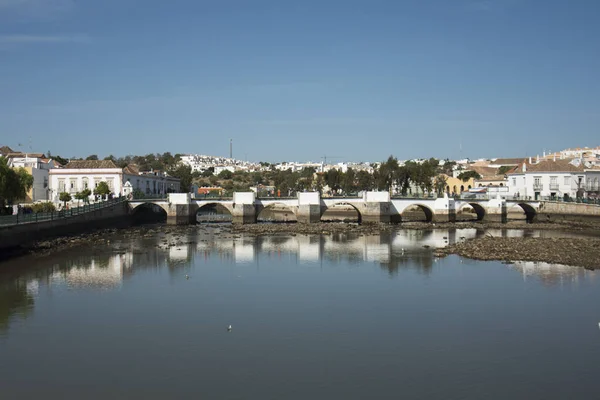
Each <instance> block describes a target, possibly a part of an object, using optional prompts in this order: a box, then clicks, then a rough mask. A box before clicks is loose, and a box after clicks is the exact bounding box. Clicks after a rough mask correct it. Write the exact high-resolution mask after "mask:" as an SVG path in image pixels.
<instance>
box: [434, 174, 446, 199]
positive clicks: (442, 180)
mask: <svg viewBox="0 0 600 400" xmlns="http://www.w3.org/2000/svg"><path fill="white" fill-rule="evenodd" d="M447 182H448V178H446V175H438V176H436V177H435V182H434V184H433V185H434V186H435V191H436V192H437V194H438V196H440V195H442V193H444V191H445V190H446V183H447Z"/></svg>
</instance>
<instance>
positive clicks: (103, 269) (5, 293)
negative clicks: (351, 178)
mask: <svg viewBox="0 0 600 400" xmlns="http://www.w3.org/2000/svg"><path fill="white" fill-rule="evenodd" d="M209 230H210V229H209ZM215 231H218V229H215ZM490 232H491V231H489V230H488V231H477V230H475V229H457V230H429V231H417V230H398V231H395V232H390V233H384V234H381V235H367V236H361V235H357V234H334V235H327V236H317V235H313V236H305V235H296V236H294V235H280V236H265V237H254V236H251V237H246V236H235V237H233V236H228V237H222V236H219V235H215V234H214V233H212V234H211V233H208V234H205V235H204V236H201V237H200V236H199V237H196V238H192V237H188V238H187V239H186V241H185V242H183V241H182V243H180V244H178V245H175V246H170V247H167V248H164V247H160V246H159V245H160V243H161V241H162V240H163V239H164V238H163V237H160V236H157V237H156V239H155V243H154V244H151V243H150V244H149V242H148V241H147V239H127V240H122V241H120V242H119V241H117V243H116V244H115V246H114V247H113V248H107V250H106V251H107V252H108V253H107V254H100V255H90V254H87V253H80V254H79V255H75V256H73V255H70V256H68V257H63V258H62V260H61V261H59V262H56V263H55V264H54V265H53V266H51V267H48V268H45V269H24V270H23V272H22V273H21V274H20V275H19V276H18V277H17V278H15V279H11V280H5V281H0V305H2V304H4V305H5V306H4V308H3V307H0V333H1V332H2V330H3V329H6V327H7V326H8V321H9V319H10V318H12V317H13V316H14V315H20V316H21V317H23V318H25V317H27V315H29V314H30V313H31V312H32V310H33V306H34V302H35V297H36V296H37V295H38V292H39V291H41V290H47V291H56V290H58V291H60V290H93V289H97V290H112V289H118V288H120V287H121V286H122V285H123V282H125V281H126V280H127V279H128V278H129V277H131V276H132V275H134V274H135V273H140V272H144V271H149V272H152V273H156V272H159V271H165V270H166V271H168V274H169V275H171V276H172V277H173V278H174V279H180V278H181V275H182V271H187V269H189V268H191V266H192V265H193V264H196V265H198V266H202V264H207V263H211V260H214V259H215V258H218V259H219V262H220V263H225V264H237V265H239V267H241V268H246V267H248V266H252V265H256V266H259V265H260V263H261V262H262V261H264V260H268V259H273V258H277V259H279V258H285V259H287V260H288V261H289V260H291V261H292V262H295V263H297V265H298V267H300V268H311V267H314V266H321V267H322V265H323V262H324V261H326V264H329V265H335V264H337V263H341V264H346V265H348V266H349V267H352V265H355V264H357V263H361V262H367V263H373V264H376V265H379V266H380V267H381V268H382V269H383V270H385V271H387V272H388V273H389V274H390V275H392V276H393V275H395V274H397V273H399V271H400V270H401V269H412V270H417V271H419V272H420V273H423V274H431V273H433V272H434V271H435V269H434V268H433V266H434V264H435V262H436V259H435V257H434V256H433V252H432V251H430V249H427V248H425V246H428V247H431V248H435V247H443V246H446V245H449V244H453V243H456V242H459V241H462V240H467V239H472V238H475V237H479V236H482V235H485V234H488V233H490ZM492 234H493V235H494V236H502V235H504V236H507V235H510V236H523V235H525V234H527V235H532V236H541V235H547V234H551V232H544V231H537V232H536V231H533V232H532V231H521V232H519V231H512V230H511V231H502V230H498V231H497V232H493V233H492ZM471 263H472V262H470V261H469V262H466V261H465V264H471ZM473 263H475V262H473ZM477 263H478V262H477ZM482 267H483V266H482ZM509 268H511V269H513V270H515V271H518V272H519V273H521V274H522V276H523V279H524V280H527V279H530V278H531V277H535V278H536V279H539V280H541V281H542V282H543V283H544V284H545V285H551V286H556V285H567V284H569V285H573V284H579V283H580V282H581V281H585V280H591V279H595V274H594V271H587V270H585V269H583V268H578V267H567V266H562V265H553V264H547V263H535V262H516V263H514V264H512V265H510V266H509ZM186 273H187V272H186ZM3 310H4V312H3Z"/></svg>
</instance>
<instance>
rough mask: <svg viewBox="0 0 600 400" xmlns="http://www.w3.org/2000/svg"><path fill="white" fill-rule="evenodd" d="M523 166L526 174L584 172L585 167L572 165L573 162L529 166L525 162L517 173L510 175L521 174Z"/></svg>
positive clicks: (542, 161) (542, 162)
mask: <svg viewBox="0 0 600 400" xmlns="http://www.w3.org/2000/svg"><path fill="white" fill-rule="evenodd" d="M523 164H525V166H526V172H583V170H584V165H583V164H581V165H580V166H579V167H576V166H575V165H573V164H571V160H556V161H553V160H541V161H540V162H539V163H537V164H529V163H528V162H526V161H523V162H522V163H521V164H520V165H519V166H518V167H517V169H516V170H515V171H513V172H509V173H521V172H522V171H523Z"/></svg>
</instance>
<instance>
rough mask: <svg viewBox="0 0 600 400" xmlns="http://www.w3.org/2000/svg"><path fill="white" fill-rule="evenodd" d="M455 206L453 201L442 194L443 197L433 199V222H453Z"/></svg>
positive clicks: (445, 194)
mask: <svg viewBox="0 0 600 400" xmlns="http://www.w3.org/2000/svg"><path fill="white" fill-rule="evenodd" d="M455 221H456V205H455V202H454V199H451V198H449V197H448V194H447V193H444V197H442V198H438V199H435V201H434V202H433V222H455Z"/></svg>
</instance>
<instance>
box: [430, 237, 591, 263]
mask: <svg viewBox="0 0 600 400" xmlns="http://www.w3.org/2000/svg"><path fill="white" fill-rule="evenodd" d="M435 254H436V255H437V256H438V257H444V256H446V255H449V254H458V255H460V256H462V257H467V258H472V259H475V260H486V261H490V260H501V261H541V262H547V263H551V264H563V265H572V266H579V267H585V268H587V269H596V268H600V239H599V238H505V237H492V236H486V237H482V238H478V239H473V240H467V241H464V242H461V243H456V244H453V245H450V246H448V247H444V248H439V249H436V250H435Z"/></svg>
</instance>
